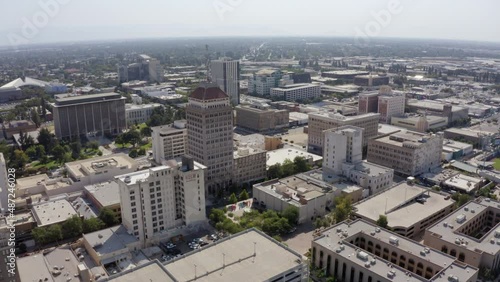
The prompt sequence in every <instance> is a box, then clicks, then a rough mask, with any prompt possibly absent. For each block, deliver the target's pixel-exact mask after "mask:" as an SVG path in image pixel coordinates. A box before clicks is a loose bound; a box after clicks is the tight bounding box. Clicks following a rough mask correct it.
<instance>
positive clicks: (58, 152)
mask: <svg viewBox="0 0 500 282" xmlns="http://www.w3.org/2000/svg"><path fill="white" fill-rule="evenodd" d="M65 154H66V151H65V150H64V147H63V146H61V145H56V146H55V147H54V148H52V155H53V156H54V158H55V159H56V161H58V162H60V163H62V162H63V161H64V155H65Z"/></svg>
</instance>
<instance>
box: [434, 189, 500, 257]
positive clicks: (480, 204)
mask: <svg viewBox="0 0 500 282" xmlns="http://www.w3.org/2000/svg"><path fill="white" fill-rule="evenodd" d="M487 211H492V212H493V213H494V214H498V213H500V202H498V201H494V200H491V199H488V198H478V199H476V200H474V201H471V202H469V203H467V204H465V205H463V206H462V207H460V208H459V209H457V210H456V211H454V212H452V213H451V214H449V215H448V216H446V217H445V218H443V219H442V220H440V221H438V222H436V223H435V224H434V225H431V227H429V228H428V229H427V231H426V232H430V233H431V235H434V236H436V237H440V239H441V240H444V241H447V242H450V244H457V243H456V239H457V238H463V239H465V240H466V241H467V245H466V246H464V245H463V244H462V245H461V246H460V247H461V248H466V249H468V250H470V251H475V250H476V249H477V250H479V251H481V252H485V253H488V254H491V255H495V254H497V253H498V252H500V244H498V239H496V238H495V232H498V233H500V222H497V223H496V225H495V226H493V228H491V229H490V230H488V231H487V232H486V233H485V234H484V235H483V236H482V237H481V238H479V239H477V238H474V237H471V236H468V235H466V234H464V233H462V232H461V230H462V227H463V226H467V225H468V224H469V223H470V222H475V221H476V220H478V221H480V217H481V216H482V215H483V213H484V212H487ZM460 215H463V216H464V217H465V220H464V221H462V222H459V221H457V217H458V216H460ZM445 223H446V224H445Z"/></svg>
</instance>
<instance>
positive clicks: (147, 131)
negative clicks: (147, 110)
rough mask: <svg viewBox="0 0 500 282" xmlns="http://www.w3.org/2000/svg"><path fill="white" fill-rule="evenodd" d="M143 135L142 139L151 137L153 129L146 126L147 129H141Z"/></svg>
mask: <svg viewBox="0 0 500 282" xmlns="http://www.w3.org/2000/svg"><path fill="white" fill-rule="evenodd" d="M141 135H142V137H149V136H151V127H149V126H145V127H143V128H141Z"/></svg>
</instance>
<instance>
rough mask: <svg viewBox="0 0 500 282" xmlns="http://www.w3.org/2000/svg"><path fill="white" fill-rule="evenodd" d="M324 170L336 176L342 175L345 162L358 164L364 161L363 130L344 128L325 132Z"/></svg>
mask: <svg viewBox="0 0 500 282" xmlns="http://www.w3.org/2000/svg"><path fill="white" fill-rule="evenodd" d="M324 146H325V148H324V151H323V170H325V171H328V173H333V174H336V175H340V174H342V164H343V163H344V162H346V163H351V164H356V163H359V162H361V161H362V159H363V129H362V128H360V127H355V126H349V125H348V126H342V127H339V128H337V129H329V130H326V131H325V144H324Z"/></svg>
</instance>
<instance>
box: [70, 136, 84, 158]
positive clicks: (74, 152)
mask: <svg viewBox="0 0 500 282" xmlns="http://www.w3.org/2000/svg"><path fill="white" fill-rule="evenodd" d="M69 146H70V148H71V157H72V158H73V159H75V160H77V159H79V158H80V155H81V152H82V143H80V140H77V141H75V142H72V143H71V144H70V145H69Z"/></svg>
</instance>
